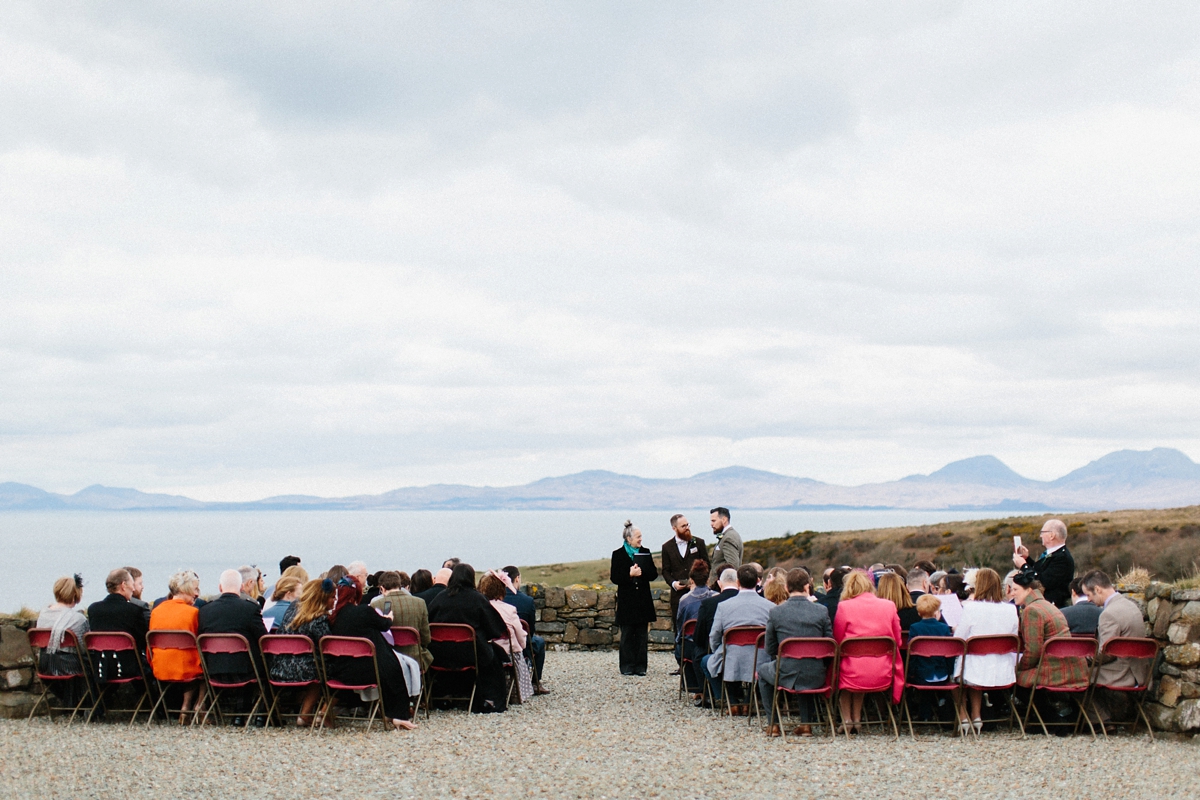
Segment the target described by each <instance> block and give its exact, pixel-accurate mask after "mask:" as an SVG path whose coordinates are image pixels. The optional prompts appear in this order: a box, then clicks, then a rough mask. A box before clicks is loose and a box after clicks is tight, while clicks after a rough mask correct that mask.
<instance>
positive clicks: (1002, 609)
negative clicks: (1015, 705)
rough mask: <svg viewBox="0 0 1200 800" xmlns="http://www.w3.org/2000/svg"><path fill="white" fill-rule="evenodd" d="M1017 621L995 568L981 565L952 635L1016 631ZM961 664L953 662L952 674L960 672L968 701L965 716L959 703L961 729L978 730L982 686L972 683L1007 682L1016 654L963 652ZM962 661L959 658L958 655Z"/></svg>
mask: <svg viewBox="0 0 1200 800" xmlns="http://www.w3.org/2000/svg"><path fill="white" fill-rule="evenodd" d="M1018 625H1019V622H1018V618H1017V607H1016V606H1014V605H1013V604H1012V603H1006V602H1004V590H1003V588H1002V586H1001V583H1000V575H999V574H997V573H996V571H995V570H991V569H987V568H984V569H981V570H979V571H978V572H977V573H976V575H975V599H974V600H968V601H967V602H965V603H963V605H962V617H961V618H960V619H959V621H958V627H957V628H956V629H955V631H954V635H955V636H957V637H958V638H959V639H970V638H971V637H972V636H993V635H996V634H1013V635H1016V633H1017V628H1018ZM965 660H966V664H965V666H964V665H963V664H962V663H958V664H956V665H955V668H954V674H955V675H958V674H959V673H960V672H962V675H963V685H964V689H965V691H966V695H967V696H966V700H967V701H968V702H969V703H970V706H971V707H970V717H967V716H966V714H967V703H966V702H964V703H963V704H962V706H961V710H960V712H959V713H960V714H962V715H963V717H962V720H961V723H960V724H961V725H962V729H963V733H967V732H968V731H969V730H970V729H971V727H972V726H974V728H975V732H976V733H978V732H979V730H980V729H981V728H982V727H983V720H982V718H981V715H980V712H981V707H982V705H983V690H982V689H977V688H975V687H976V686H983V687H988V686H1009V685H1011V684H1013V683H1014V682H1015V681H1016V679H1017V671H1016V663H1017V659H1016V655H1015V654H1004V655H986V656H966V659H965ZM958 661H959V662H962V661H963V659H958Z"/></svg>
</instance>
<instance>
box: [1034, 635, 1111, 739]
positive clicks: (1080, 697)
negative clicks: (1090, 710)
mask: <svg viewBox="0 0 1200 800" xmlns="http://www.w3.org/2000/svg"><path fill="white" fill-rule="evenodd" d="M1095 657H1096V640H1095V639H1092V638H1090V637H1087V638H1084V637H1078V636H1070V635H1065V636H1055V637H1054V638H1053V639H1047V640H1046V646H1045V649H1044V650H1043V651H1042V660H1041V662H1040V663H1039V664H1038V670H1037V679H1036V680H1035V682H1034V684H1033V688H1032V689H1030V690H1029V708H1027V709H1025V721H1024V727H1026V728H1028V727H1029V712H1030V711H1032V712H1033V714H1034V716H1036V717H1037V721H1038V724H1039V725H1041V726H1042V733H1043V734H1045V735H1046V736H1049V735H1050V731H1049V730H1048V728H1050V727H1062V726H1066V725H1070V726H1071V731H1072V733H1078V731H1079V723H1080V722H1081V721H1086V722H1087V724H1088V730H1090V731H1091V732H1092V738H1093V739H1095V738H1096V728H1095V727H1094V726H1093V725H1092V721H1091V720H1090V719H1088V715H1087V708H1086V706H1085V705H1084V703H1083V701H1084V698H1086V697H1087V696H1088V694H1089V692H1090V691H1091V687H1092V681H1091V675H1090V673H1089V674H1088V677H1086V678H1084V679H1083V682H1082V683H1070V684H1063V685H1059V686H1051V685H1050V684H1048V683H1047V682H1046V681H1047V680H1049V676H1048V672H1049V670H1050V666H1049V664H1050V659H1052V658H1087V659H1094V658H1095ZM1039 691H1041V692H1050V693H1051V694H1056V695H1068V696H1069V697H1070V698H1071V699H1072V700H1073V701H1075V706H1076V707H1077V708H1078V709H1079V716H1077V717H1076V718H1075V721H1074V722H1073V723H1072V722H1046V720H1044V719H1042V712H1040V711H1038V709H1037V704H1036V703H1035V702H1034V700H1035V699H1036V696H1037V693H1038V692H1039Z"/></svg>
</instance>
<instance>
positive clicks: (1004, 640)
mask: <svg viewBox="0 0 1200 800" xmlns="http://www.w3.org/2000/svg"><path fill="white" fill-rule="evenodd" d="M1020 652H1021V640H1020V638H1019V637H1018V636H1017V635H1016V634H1015V633H995V634H988V635H986V636H972V637H970V638H969V639H967V643H966V649H965V650H964V651H963V662H962V663H963V666H962V667H961V668H960V669H961V671H962V678H961V679H960V681H961V682H960V685H961V686H962V688H964V689H978V690H979V691H981V692H1006V693H1007V697H1006V698H1005V700H1006V702H1007V703H1008V729H1009V731H1010V732H1011V731H1012V729H1013V727H1014V726H1015V727H1017V728H1019V729H1020V731H1021V738H1025V723H1024V722H1022V720H1021V715H1020V714H1018V713H1017V703H1016V697H1015V694H1014V693H1015V691H1016V686H1017V683H1016V681H1015V680H1014V681H1013V682H1012V683H1004V684H998V685H996V686H983V685H981V684H974V683H968V682H967V681H966V673H967V670H966V663H967V662H966V660H967V658H968V657H970V656H1012V657H1013V661H1014V662H1015V661H1016V656H1017V654H1018V653H1020ZM963 702H964V703H965V702H966V698H965V697H964V698H963ZM960 718H961V717H960ZM971 732H972V733H973V734H974V735H975V738H976V740H978V739H979V736H980V734H979V732H977V731H975V728H974V726H971Z"/></svg>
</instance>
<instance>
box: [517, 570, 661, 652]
mask: <svg viewBox="0 0 1200 800" xmlns="http://www.w3.org/2000/svg"><path fill="white" fill-rule="evenodd" d="M521 590H522V591H523V592H525V593H526V594H528V595H529V596H530V597H532V598H533V601H534V605H535V606H536V607H537V627H536V628H535V630H534V632H535V633H537V635H538V636H541V637H544V638H545V640H546V647H547V648H548V649H553V650H613V649H615V648H617V647H618V646H619V645H620V643H621V629H620V628H618V627H617V618H616V613H617V595H616V592H614V591H613V590H611V589H590V588H585V587H567V588H562V587H560V586H546V585H544V584H540V583H534V584H529V585H527V586H523V587H521ZM652 594H653V596H654V609H655V611H657V612H658V619H657V620H656V621H655V622H654V623H652V624H651V625H650V649H651V650H671V649H673V648H674V646H675V635H674V634H673V633H672V632H671V602H670V590H669V589H654V590H652Z"/></svg>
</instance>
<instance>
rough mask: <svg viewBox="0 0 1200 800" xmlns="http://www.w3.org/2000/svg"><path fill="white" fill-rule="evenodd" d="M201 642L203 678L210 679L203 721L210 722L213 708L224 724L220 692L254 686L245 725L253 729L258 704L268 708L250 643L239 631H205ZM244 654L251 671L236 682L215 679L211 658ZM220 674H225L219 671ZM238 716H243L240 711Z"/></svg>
mask: <svg viewBox="0 0 1200 800" xmlns="http://www.w3.org/2000/svg"><path fill="white" fill-rule="evenodd" d="M199 642H200V665H201V666H202V667H204V680H205V681H207V682H208V690H209V702H208V707H207V708H206V709H205V710H204V717H203V718H202V719H201V720H200V724H201V725H203V724H205V723H206V722H208V715H209V714H210V713H212V712H213V711H216V712H217V720H218V721H219V722H221V724H224V722H225V715H224V712H222V711H221V695H223V694H225V693H227V692H229V691H234V690H239V689H240V690H246V689H249V688H251V687H253V689H254V705H252V706H251V707H250V713H248V714H246V715H245V717H246V727H245V729H244V730H247V731H248V730H250V728H252V727H253V726H252V725H251V724H250V721H251V720H252V719H254V715H255V713H256V712H257V711H258V707H259V706H260V705H261V706H262V707H263V709H264V710H265V709H266V707H267V705H268V701H267V690H266V688H265V687H264V686H263V681H262V676H261V675H259V674H258V663H257V662H256V661H255V659H254V656H253V654H252V651H251V649H250V642H249V641H247V639H246V637H245V636H242V635H241V634H240V633H202V634H200V636H199ZM239 653H244V654H245V656H246V660H247V661H249V662H250V670H251V671H250V672H249V673H244V674H245V675H246V677H245V678H243V679H241V680H236V681H228V680H225V679H224V678H222V679H215V678H213V674H214V673H213V671H212V669H211V667H210V663H209V658H210V656H214V655H236V654H239ZM216 674H217V675H221V674H222V673H216ZM236 716H242V715H241V714H237V715H236Z"/></svg>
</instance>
